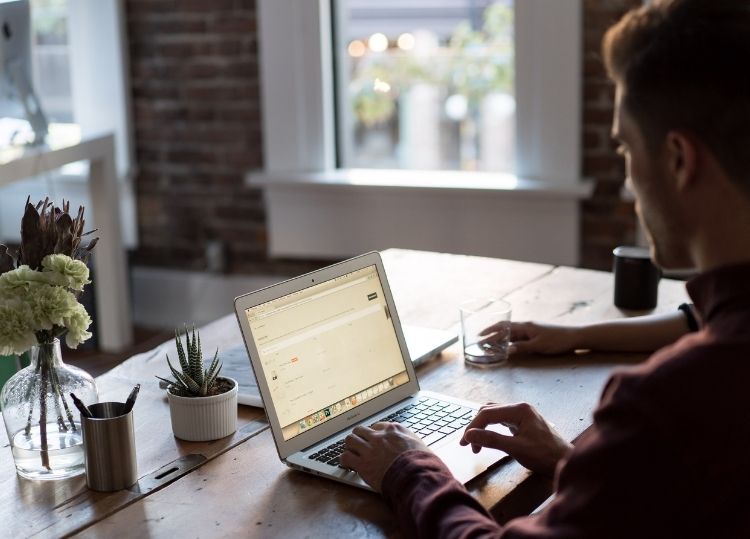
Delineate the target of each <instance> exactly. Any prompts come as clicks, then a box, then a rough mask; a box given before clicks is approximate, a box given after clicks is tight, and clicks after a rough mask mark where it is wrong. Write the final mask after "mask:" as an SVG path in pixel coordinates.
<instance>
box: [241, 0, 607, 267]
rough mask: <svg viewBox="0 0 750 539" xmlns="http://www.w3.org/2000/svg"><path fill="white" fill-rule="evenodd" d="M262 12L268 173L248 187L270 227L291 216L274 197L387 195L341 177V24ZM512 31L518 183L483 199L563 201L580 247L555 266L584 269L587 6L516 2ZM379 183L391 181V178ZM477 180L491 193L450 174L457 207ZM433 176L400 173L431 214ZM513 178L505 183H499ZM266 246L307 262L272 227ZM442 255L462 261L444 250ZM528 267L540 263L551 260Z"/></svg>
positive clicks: (564, 1)
mask: <svg viewBox="0 0 750 539" xmlns="http://www.w3.org/2000/svg"><path fill="white" fill-rule="evenodd" d="M257 10H258V14H257V17H258V33H259V62H260V78H261V80H260V88H261V110H262V129H263V152H264V168H263V171H262V172H259V173H255V174H252V173H251V174H249V175H248V183H249V184H250V185H254V186H262V187H263V188H264V190H265V191H266V195H267V196H266V201H267V204H268V206H269V207H268V212H269V216H270V217H269V223H274V222H279V221H280V220H283V219H284V213H286V214H288V212H289V211H291V208H290V207H287V206H284V207H275V204H276V202H275V201H274V200H275V198H276V199H278V197H274V196H273V195H274V190H276V191H278V192H281V191H282V190H283V191H284V193H285V194H286V195H289V193H290V187H291V186H294V185H298V186H300V188H301V189H300V193H302V192H307V191H309V189H310V188H311V187H314V186H319V189H322V190H324V191H325V192H330V193H332V192H333V190H332V188H333V187H334V186H339V187H340V188H341V189H343V190H346V191H347V192H349V191H352V190H357V189H358V190H359V191H360V193H361V194H362V195H364V196H367V195H368V193H371V192H373V191H374V190H377V189H380V188H383V189H385V187H382V186H379V185H378V184H377V182H376V183H374V184H367V183H365V184H363V183H357V182H353V181H351V180H350V178H351V176H352V175H351V174H347V171H346V170H342V169H337V168H336V151H337V148H336V137H335V129H336V128H337V126H336V110H335V109H336V104H335V102H334V99H335V87H334V86H335V84H336V82H335V81H336V79H335V76H334V72H333V69H334V63H333V54H334V51H333V41H334V40H333V36H332V31H333V17H334V16H335V14H334V13H333V12H332V6H331V2H330V0H314V1H310V0H258V3H257ZM515 24H516V26H515V59H514V62H515V86H516V87H515V94H516V96H517V101H516V159H515V162H516V170H515V178H516V179H517V181H515V182H504V181H499V182H498V187H497V188H489V189H487V188H482V190H481V192H483V193H485V194H486V193H487V192H490V193H492V196H495V197H503V196H507V194H508V193H512V194H513V197H514V198H515V197H517V196H519V195H523V194H524V193H530V195H529V196H530V197H531V198H532V199H538V195H539V193H540V192H545V191H546V192H547V193H548V197H546V199H551V198H558V199H560V201H561V203H562V204H565V205H566V208H567V209H566V210H565V212H566V213H567V214H568V217H567V218H566V219H567V221H569V222H568V223H567V225H566V228H567V229H569V230H575V234H574V235H575V237H570V238H567V239H566V240H565V242H563V243H565V245H566V249H567V250H569V251H571V254H570V256H564V257H562V258H561V257H560V256H558V257H557V258H556V259H555V260H551V259H549V261H553V262H558V263H577V260H578V237H577V230H578V208H577V201H578V200H579V199H582V198H586V197H587V196H588V195H589V194H590V193H591V189H592V187H591V185H590V182H588V181H586V180H584V179H583V178H582V177H581V109H582V97H581V64H582V59H581V56H582V47H581V39H582V27H581V26H582V2H581V0H554V1H552V0H519V1H516V2H515ZM382 173H383V175H384V176H387V175H388V171H382ZM476 174H485V176H483V178H485V179H487V180H488V181H489V182H490V183H491V174H490V176H487V175H486V174H487V173H476V172H462V171H451V172H450V174H449V175H448V176H449V177H450V179H452V180H454V181H455V185H452V186H451V189H450V190H449V191H450V196H451V197H452V198H453V200H454V201H455V202H456V204H457V205H460V204H461V202H460V199H461V196H462V195H463V194H465V195H466V196H468V197H475V196H476V195H477V192H478V191H477V189H476V188H475V187H464V186H465V185H471V184H472V183H473V182H474V178H475V177H476V176H475V175H476ZM436 175H437V176H440V178H439V180H438V181H437V182H434V183H431V182H430V181H429V179H428V180H425V178H424V176H425V175H424V174H423V173H420V172H419V171H415V173H414V174H410V171H399V181H398V185H399V187H401V188H403V189H409V190H410V191H409V192H410V194H413V193H414V191H415V190H416V191H419V190H424V192H423V195H425V196H423V197H422V199H424V201H425V202H424V204H427V203H428V202H427V200H428V199H430V198H431V195H434V194H436V193H438V192H439V193H445V192H447V191H446V190H445V187H446V185H445V182H446V181H447V180H446V178H447V176H446V175H445V174H441V173H437V174H436ZM506 176H507V175H505V174H498V178H499V179H501V178H504V177H506ZM410 178H411V179H410ZM530 185H531V187H529V186H530ZM302 187H304V188H302ZM365 187H366V188H367V189H363V188H365ZM393 188H394V187H393V185H390V186H388V187H387V189H391V190H392V189H393ZM340 194H341V193H340V192H337V193H336V196H340ZM300 196H303V195H302V194H300ZM287 198H288V196H287ZM573 199H574V200H573ZM287 202H288V201H287ZM339 202H340V201H339ZM571 202H575V204H573V205H571ZM285 204H286V202H285ZM297 209H298V207H297ZM329 210H330V208H321V209H320V211H321V212H323V211H329ZM279 211H281V212H282V213H281V214H279ZM310 211H312V210H310ZM274 214H276V216H275V217H274ZM488 219H489V218H487V219H485V222H487V221H488ZM573 221H575V222H573ZM341 228H345V226H344V227H341ZM275 236H276V237H275ZM269 238H270V248H269V250H270V254H271V255H272V256H274V255H276V256H292V257H293V256H307V255H309V252H306V253H302V252H298V249H297V248H296V247H294V246H293V245H291V244H290V242H288V241H285V240H283V239H281V240H279V238H278V233H277V231H276V230H274V227H273V226H270V230H269ZM388 240H389V238H387V239H384V240H382V241H388ZM293 243H296V242H293ZM285 244H286V245H285ZM287 245H289V246H288V247H287ZM363 247H369V245H367V246H363ZM418 247H419V246H417V248H418ZM445 248H446V249H450V250H453V251H454V252H459V250H458V249H457V248H455V247H452V246H449V245H447V244H446V247H445ZM541 252H542V251H541V248H540V253H541ZM327 254H329V255H333V254H335V252H334V251H331V252H328V253H327ZM338 254H339V255H340V256H345V255H346V254H349V253H344V252H341V253H338ZM490 254H491V253H490ZM508 256H511V257H512V253H511V254H510V255H508ZM531 258H534V259H537V260H543V259H544V255H542V254H540V256H536V257H531Z"/></svg>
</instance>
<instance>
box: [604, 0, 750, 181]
mask: <svg viewBox="0 0 750 539" xmlns="http://www.w3.org/2000/svg"><path fill="white" fill-rule="evenodd" d="M602 52H603V56H604V62H605V65H606V67H607V71H608V72H609V75H610V77H611V78H612V79H613V80H614V81H615V82H616V83H618V84H620V85H621V87H622V88H623V90H624V93H623V106H624V107H625V108H626V109H627V110H628V112H629V113H630V114H631V115H632V116H633V117H634V118H635V120H636V122H637V124H638V125H639V127H640V129H641V130H642V132H643V134H644V136H645V137H646V140H647V142H648V143H649V144H650V145H651V147H652V148H655V147H657V146H658V145H659V144H660V143H661V141H663V138H664V136H665V135H666V133H667V132H668V131H669V130H673V129H680V130H686V131H689V132H690V133H692V134H693V135H694V136H696V137H698V138H699V139H700V140H702V141H703V142H704V143H705V144H706V145H707V146H708V148H709V149H710V150H711V151H712V152H713V154H714V155H715V156H716V159H717V160H718V162H719V163H720V165H721V166H722V167H723V169H724V171H725V172H726V173H727V174H728V175H729V176H730V177H731V178H732V179H733V180H735V181H737V182H739V183H740V185H741V186H742V187H743V188H744V189H746V192H750V1H748V0H655V1H653V2H651V3H649V4H648V5H644V6H642V7H639V8H636V9H634V10H632V11H630V12H628V13H627V14H626V15H625V16H624V17H623V18H622V19H621V20H620V21H619V22H618V23H617V24H615V25H614V26H613V27H612V28H610V29H609V30H608V31H607V33H606V35H605V36H604V41H603V43H602Z"/></svg>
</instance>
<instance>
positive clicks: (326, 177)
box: [245, 169, 593, 200]
mask: <svg viewBox="0 0 750 539" xmlns="http://www.w3.org/2000/svg"><path fill="white" fill-rule="evenodd" d="M245 180H246V183H247V185H250V186H254V187H293V186H296V187H310V188H318V187H319V188H330V187H340V188H356V189H358V190H359V189H362V188H367V189H373V190H378V191H381V192H389V191H403V190H422V191H425V192H430V193H437V192H449V193H451V194H453V195H454V196H455V195H459V194H461V193H463V194H467V195H477V194H496V195H502V196H504V197H506V196H522V197H540V198H547V199H550V198H553V199H558V200H563V199H575V200H580V199H585V198H588V197H589V196H590V195H591V193H592V191H593V182H591V181H590V180H573V179H570V180H569V179H565V180H567V181H565V180H564V181H558V182H546V181H541V180H531V179H524V178H518V177H517V176H515V175H512V174H500V173H491V172H464V171H432V170H431V171H421V170H386V169H382V170H381V169H337V170H330V171H325V172H249V173H248V174H247V175H246V178H245Z"/></svg>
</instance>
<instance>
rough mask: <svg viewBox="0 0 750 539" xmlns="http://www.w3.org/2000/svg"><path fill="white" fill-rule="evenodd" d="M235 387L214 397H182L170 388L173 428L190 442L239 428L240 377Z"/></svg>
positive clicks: (168, 396)
mask: <svg viewBox="0 0 750 539" xmlns="http://www.w3.org/2000/svg"><path fill="white" fill-rule="evenodd" d="M223 378H225V379H227V380H231V381H232V382H233V383H234V387H233V388H232V389H231V390H230V391H227V392H226V393H222V394H221V395H213V396H211V397H180V396H177V395H172V393H170V392H169V390H167V398H168V399H169V415H170V417H171V418H172V432H173V433H174V435H175V436H176V437H177V438H180V439H181V440H187V441H189V442H207V441H209V440H218V439H219V438H224V436H229V435H230V434H232V433H233V432H234V431H236V430H237V381H236V380H234V379H233V378H227V377H223Z"/></svg>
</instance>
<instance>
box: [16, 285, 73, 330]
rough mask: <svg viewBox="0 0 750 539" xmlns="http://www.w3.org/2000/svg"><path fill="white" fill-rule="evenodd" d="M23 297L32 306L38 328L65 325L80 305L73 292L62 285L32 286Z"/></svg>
mask: <svg viewBox="0 0 750 539" xmlns="http://www.w3.org/2000/svg"><path fill="white" fill-rule="evenodd" d="M23 298H24V301H25V302H26V303H28V305H29V307H30V308H31V312H32V315H33V317H34V321H35V322H36V329H37V330H39V329H52V326H64V325H65V318H66V317H69V316H71V314H72V313H74V312H75V310H76V308H77V307H78V305H79V304H78V301H77V300H76V298H75V296H74V295H73V294H72V293H71V292H68V291H67V290H66V289H65V288H63V287H62V286H50V285H48V284H43V285H37V286H32V287H31V288H30V289H29V291H28V292H27V293H26V294H24V296H23Z"/></svg>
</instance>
